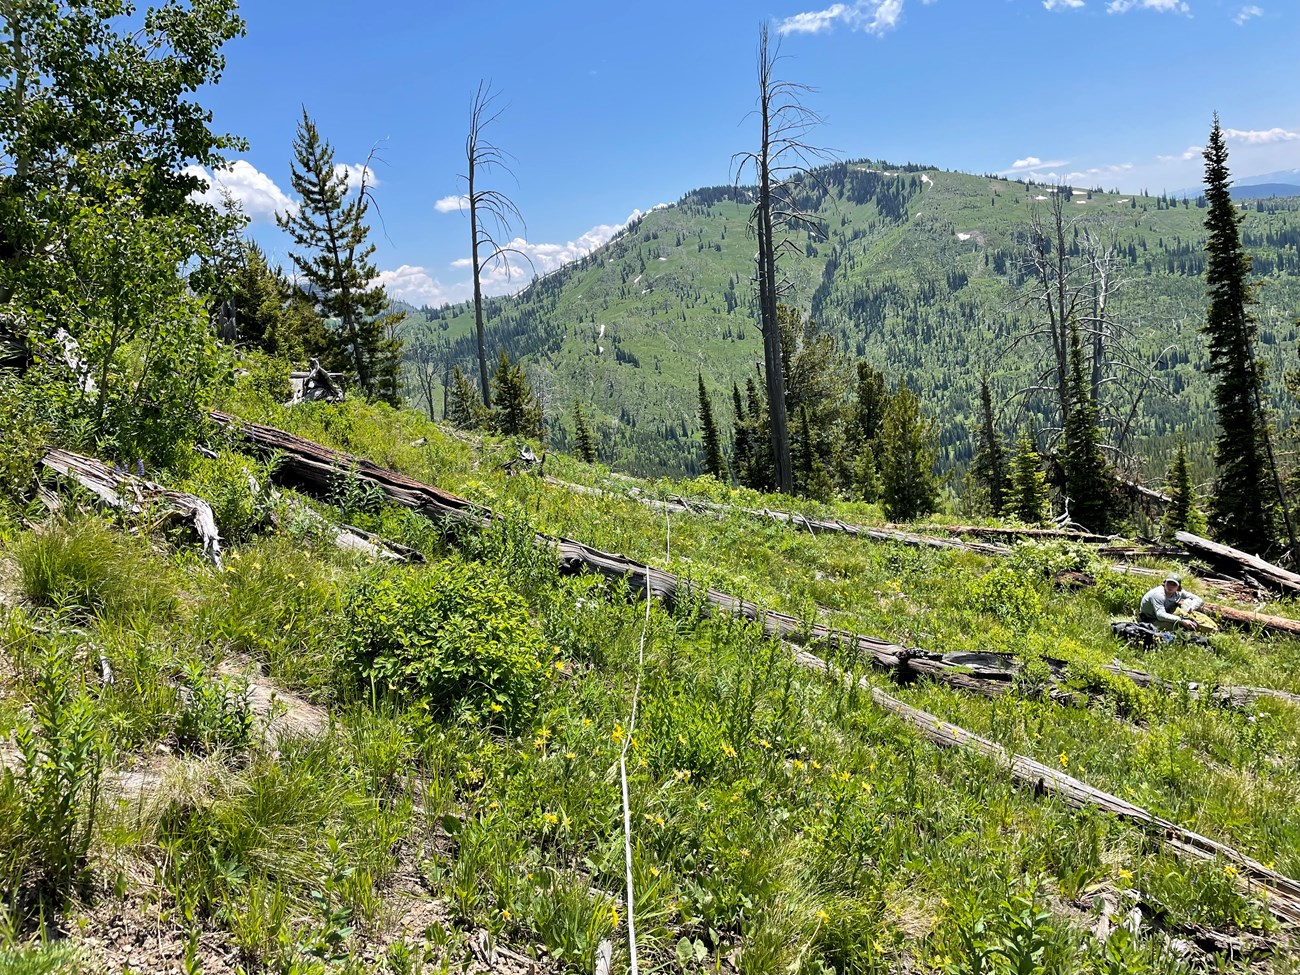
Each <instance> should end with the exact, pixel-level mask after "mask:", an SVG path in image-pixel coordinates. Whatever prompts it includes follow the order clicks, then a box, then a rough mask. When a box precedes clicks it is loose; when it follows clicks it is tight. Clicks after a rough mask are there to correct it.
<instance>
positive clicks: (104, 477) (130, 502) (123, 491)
mask: <svg viewBox="0 0 1300 975" xmlns="http://www.w3.org/2000/svg"><path fill="white" fill-rule="evenodd" d="M41 464H42V465H44V466H45V467H47V468H49V469H50V470H52V471H55V472H56V473H58V474H62V475H63V476H64V477H67V478H71V479H72V480H74V481H76V482H77V483H78V484H80V485H81V486H82V487H83V488H85V489H86V490H87V491H89V492H91V493H92V494H93V495H95V497H97V498H99V500H100V501H101V502H102V503H103V504H104V505H105V506H106V507H109V508H114V509H116V510H118V511H125V512H127V513H129V514H138V513H139V512H140V511H141V510H142V507H143V505H144V504H145V503H147V502H148V503H160V504H162V505H163V507H164V509H165V510H166V511H167V514H168V515H169V516H171V515H179V516H180V517H181V518H183V519H185V520H186V521H189V522H190V523H191V524H193V526H194V530H195V532H196V533H197V534H198V536H199V539H200V540H201V541H202V542H203V554H204V555H206V556H207V557H208V558H209V559H210V560H211V561H212V564H213V565H215V566H216V567H217V568H218V569H219V568H221V534H220V532H218V531H217V519H216V516H215V515H214V514H213V513H212V506H211V505H210V504H208V503H207V502H206V501H204V500H203V499H202V498H200V497H198V496H197V495H193V494H186V493H185V492H184V491H173V490H171V489H170V488H165V487H163V486H162V485H161V484H155V483H153V482H152V481H147V480H145V479H144V478H142V477H136V476H135V475H133V474H122V473H119V472H118V471H115V470H114V469H113V468H111V467H109V466H108V465H107V464H105V463H104V462H103V461H99V460H96V459H95V458H93V457H83V456H81V455H80V454H74V453H72V452H70V451H67V450H58V449H53V448H52V449H50V450H47V451H46V452H45V456H44V457H43V458H42V459H41Z"/></svg>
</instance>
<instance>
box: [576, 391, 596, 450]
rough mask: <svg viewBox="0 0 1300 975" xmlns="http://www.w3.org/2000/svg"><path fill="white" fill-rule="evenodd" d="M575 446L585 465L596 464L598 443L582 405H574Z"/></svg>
mask: <svg viewBox="0 0 1300 975" xmlns="http://www.w3.org/2000/svg"><path fill="white" fill-rule="evenodd" d="M573 445H574V448H575V449H576V450H577V451H578V456H579V457H581V458H582V460H583V463H586V464H594V463H596V441H595V438H593V437H592V435H591V427H590V426H588V425H587V417H586V416H585V415H584V414H583V412H582V404H581V403H574V404H573Z"/></svg>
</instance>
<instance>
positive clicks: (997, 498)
mask: <svg viewBox="0 0 1300 975" xmlns="http://www.w3.org/2000/svg"><path fill="white" fill-rule="evenodd" d="M978 443H979V446H978V447H977V449H976V452H975V459H974V461H972V463H971V471H972V472H973V473H974V474H975V476H976V478H977V479H978V480H979V481H980V483H982V484H983V485H984V486H985V487H986V488H988V492H989V507H991V508H992V509H993V514H995V515H1001V514H1002V509H1003V508H1004V507H1006V502H1007V490H1008V484H1007V459H1006V452H1005V451H1004V450H1003V448H1002V438H1001V437H1000V436H999V435H998V431H997V427H996V426H995V425H994V422H993V394H992V391H991V390H990V389H989V377H988V374H987V373H985V374H984V375H982V376H981V377H980V429H979V437H978Z"/></svg>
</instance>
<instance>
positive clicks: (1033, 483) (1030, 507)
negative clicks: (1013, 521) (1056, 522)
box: [1007, 429, 1047, 525]
mask: <svg viewBox="0 0 1300 975" xmlns="http://www.w3.org/2000/svg"><path fill="white" fill-rule="evenodd" d="M1007 510H1008V511H1009V512H1010V513H1011V514H1012V515H1013V516H1014V517H1016V518H1018V519H1020V520H1021V521H1023V522H1025V524H1028V525H1036V524H1038V523H1039V522H1042V521H1046V520H1047V477H1046V475H1045V474H1043V469H1042V464H1041V461H1040V458H1039V456H1038V448H1037V447H1035V446H1034V442H1033V440H1032V439H1030V436H1029V431H1028V430H1023V429H1022V430H1021V431H1020V439H1019V440H1018V441H1017V442H1016V455H1015V457H1013V458H1012V460H1011V496H1010V497H1009V498H1008V499H1007Z"/></svg>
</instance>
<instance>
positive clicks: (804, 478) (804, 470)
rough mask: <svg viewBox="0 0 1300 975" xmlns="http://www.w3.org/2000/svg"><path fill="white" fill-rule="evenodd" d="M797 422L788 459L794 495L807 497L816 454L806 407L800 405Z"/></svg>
mask: <svg viewBox="0 0 1300 975" xmlns="http://www.w3.org/2000/svg"><path fill="white" fill-rule="evenodd" d="M796 415H797V417H798V422H797V424H796V426H795V439H794V444H793V446H792V449H791V451H790V459H791V461H792V463H793V466H794V490H795V493H796V494H800V495H803V496H804V497H809V496H810V495H809V494H808V487H809V485H810V484H811V483H812V472H813V460H814V459H815V458H816V456H817V455H816V453H815V452H814V450H813V442H812V429H811V427H810V426H809V424H808V407H807V406H806V405H801V406H800V407H799V411H798V413H797V414H796Z"/></svg>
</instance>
